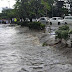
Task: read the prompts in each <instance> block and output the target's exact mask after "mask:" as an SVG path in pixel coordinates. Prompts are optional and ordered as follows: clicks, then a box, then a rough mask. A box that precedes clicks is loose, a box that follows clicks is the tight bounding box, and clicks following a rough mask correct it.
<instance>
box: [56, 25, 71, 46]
mask: <svg viewBox="0 0 72 72" xmlns="http://www.w3.org/2000/svg"><path fill="white" fill-rule="evenodd" d="M55 33H56V39H60V42H62V39H64V40H65V44H66V46H67V40H68V39H70V34H71V33H72V30H70V29H69V26H67V25H64V26H61V27H59V29H58V30H57V31H56V32H55Z"/></svg>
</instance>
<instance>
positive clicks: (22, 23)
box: [16, 21, 29, 26]
mask: <svg viewBox="0 0 72 72" xmlns="http://www.w3.org/2000/svg"><path fill="white" fill-rule="evenodd" d="M16 23H17V24H18V25H21V26H28V24H29V22H28V21H24V22H16Z"/></svg>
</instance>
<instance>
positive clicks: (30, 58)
mask: <svg viewBox="0 0 72 72" xmlns="http://www.w3.org/2000/svg"><path fill="white" fill-rule="evenodd" d="M62 52H63V51H62ZM71 61H72V60H69V62H71ZM69 62H68V59H67V57H66V56H63V55H60V53H59V51H57V50H56V49H54V48H50V47H42V46H41V45H40V43H39V40H38V38H37V37H36V36H35V37H34V36H32V35H31V34H30V33H29V29H28V28H26V27H20V26H10V25H5V24H1V25H0V72H72V70H71V69H72V65H71V64H69ZM68 70H70V71H68Z"/></svg>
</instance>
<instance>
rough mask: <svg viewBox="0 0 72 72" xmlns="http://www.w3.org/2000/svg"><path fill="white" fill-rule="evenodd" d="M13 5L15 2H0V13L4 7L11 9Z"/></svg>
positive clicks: (4, 0) (3, 0)
mask: <svg viewBox="0 0 72 72" xmlns="http://www.w3.org/2000/svg"><path fill="white" fill-rule="evenodd" d="M14 4H15V0H0V12H1V10H2V8H5V7H8V8H9V7H10V8H13V5H14Z"/></svg>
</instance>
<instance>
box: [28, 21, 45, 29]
mask: <svg viewBox="0 0 72 72" xmlns="http://www.w3.org/2000/svg"><path fill="white" fill-rule="evenodd" d="M29 28H30V29H37V30H44V29H45V25H44V24H41V23H40V22H30V23H29Z"/></svg>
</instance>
